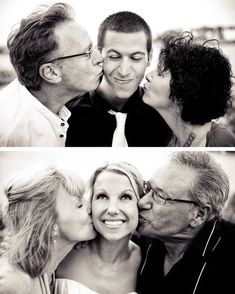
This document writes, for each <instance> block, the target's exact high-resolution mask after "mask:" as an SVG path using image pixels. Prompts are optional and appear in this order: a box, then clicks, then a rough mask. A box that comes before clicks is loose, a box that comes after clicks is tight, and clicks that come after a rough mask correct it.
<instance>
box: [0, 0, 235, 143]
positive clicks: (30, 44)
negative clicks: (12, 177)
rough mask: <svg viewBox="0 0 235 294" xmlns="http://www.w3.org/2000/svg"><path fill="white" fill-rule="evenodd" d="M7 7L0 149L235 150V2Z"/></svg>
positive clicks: (104, 1) (1, 22)
mask: <svg viewBox="0 0 235 294" xmlns="http://www.w3.org/2000/svg"><path fill="white" fill-rule="evenodd" d="M0 3H1V4H0V5H1V6H0V7H1V14H3V15H1V19H0V27H1V31H0V35H1V40H0V42H1V43H0V44H1V52H2V53H1V56H0V58H1V59H0V60H1V68H0V79H1V80H0V84H1V91H0V104H1V108H0V124H1V126H2V127H1V130H0V146H2V147H64V146H66V147H167V146H169V147H234V146H235V128H234V125H235V120H234V117H235V111H234V107H235V106H234V86H233V84H234V76H233V71H234V65H235V45H234V44H235V2H234V1H233V0H223V1H220V0H214V1H210V0H200V1H199V0H198V1H186V0H180V1H171V0H167V1H153V0H147V1H144V2H143V1H131V0H130V1H126V0H125V1H124V0H121V1H118V2H113V1H108V0H101V1H86V2H85V1H65V2H60V3H56V2H55V3H54V2H53V4H49V2H48V3H47V2H45V3H41V1H36V0H35V1H30V2H29V1H23V0H22V1H21V3H20V4H19V3H18V2H16V1H13V0H1V2H0ZM39 4H47V5H39Z"/></svg>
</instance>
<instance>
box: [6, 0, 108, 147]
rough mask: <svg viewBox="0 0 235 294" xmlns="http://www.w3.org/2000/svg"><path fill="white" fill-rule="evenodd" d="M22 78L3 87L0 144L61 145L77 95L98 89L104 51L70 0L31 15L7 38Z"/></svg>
mask: <svg viewBox="0 0 235 294" xmlns="http://www.w3.org/2000/svg"><path fill="white" fill-rule="evenodd" d="M8 48H9V52H10V58H11V62H12V64H13V66H14V68H15V70H16V73H17V76H18V80H19V81H20V83H19V81H18V80H15V81H13V82H12V83H11V84H10V85H8V86H6V87H5V88H4V89H3V90H2V91H1V92H0V125H1V130H0V146H9V147H11V146H15V147H21V146H22V147H30V146H40V147H50V146H51V147H60V146H61V147H63V146H64V145H65V139H66V132H67V129H68V123H67V120H68V118H69V116H70V111H69V110H68V109H67V108H66V107H65V106H64V105H65V104H66V103H67V102H68V101H69V100H71V99H72V98H74V96H82V95H84V94H85V93H86V92H88V91H91V90H94V89H96V87H97V86H98V85H99V83H100V77H101V74H102V73H101V72H102V61H103V60H102V57H101V55H100V53H99V52H98V50H94V49H93V48H92V43H91V40H90V37H89V36H88V34H87V32H86V31H85V30H84V29H83V28H82V27H81V26H80V25H79V24H77V23H76V22H75V20H74V16H73V11H72V9H71V7H70V6H68V5H66V4H63V3H57V4H54V5H52V6H51V7H48V8H46V9H45V7H44V8H42V10H41V11H39V10H38V11H37V12H34V13H32V14H31V15H29V16H28V17H27V18H25V19H23V20H22V21H21V24H20V27H19V29H17V30H16V31H14V32H12V34H11V35H10V36H9V38H8Z"/></svg>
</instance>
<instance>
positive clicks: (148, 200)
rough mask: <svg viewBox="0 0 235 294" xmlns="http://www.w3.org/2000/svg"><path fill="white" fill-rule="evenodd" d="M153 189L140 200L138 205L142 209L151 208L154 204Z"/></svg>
mask: <svg viewBox="0 0 235 294" xmlns="http://www.w3.org/2000/svg"><path fill="white" fill-rule="evenodd" d="M151 193H153V191H150V192H149V193H148V194H146V195H145V196H144V197H142V198H141V199H140V200H139V202H138V207H139V209H140V210H149V209H151V208H152V206H153V201H152V194H151Z"/></svg>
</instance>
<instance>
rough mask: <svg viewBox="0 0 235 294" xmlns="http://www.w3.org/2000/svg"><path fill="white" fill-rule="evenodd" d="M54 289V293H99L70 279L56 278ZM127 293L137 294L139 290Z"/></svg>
mask: <svg viewBox="0 0 235 294" xmlns="http://www.w3.org/2000/svg"><path fill="white" fill-rule="evenodd" d="M54 289H55V290H54V294H99V293H98V292H95V291H93V290H91V289H89V288H87V287H86V286H84V285H83V284H81V283H79V282H77V281H74V280H69V279H56V280H55V288H54ZM127 294H137V292H130V293H127Z"/></svg>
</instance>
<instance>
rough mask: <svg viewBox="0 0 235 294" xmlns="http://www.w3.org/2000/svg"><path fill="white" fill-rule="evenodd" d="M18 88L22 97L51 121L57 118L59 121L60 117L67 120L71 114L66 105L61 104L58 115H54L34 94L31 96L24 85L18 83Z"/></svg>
mask: <svg viewBox="0 0 235 294" xmlns="http://www.w3.org/2000/svg"><path fill="white" fill-rule="evenodd" d="M18 89H19V91H20V92H21V95H22V97H24V99H27V100H28V101H29V103H31V104H33V105H34V106H35V107H36V108H37V109H38V110H39V111H40V112H41V113H43V114H44V115H46V116H47V117H48V118H49V119H51V120H53V121H58V120H59V123H60V121H61V119H62V120H63V121H67V120H68V119H69V117H70V116H71V112H70V111H69V110H68V108H67V107H66V106H62V107H61V109H60V110H59V112H58V115H56V114H55V113H53V112H52V111H51V110H50V109H48V108H47V107H46V106H44V105H43V104H42V103H41V102H40V101H38V99H37V98H36V97H35V96H33V95H32V94H31V93H30V91H29V90H27V88H26V87H25V86H23V85H21V84H20V83H19V85H18Z"/></svg>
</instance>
